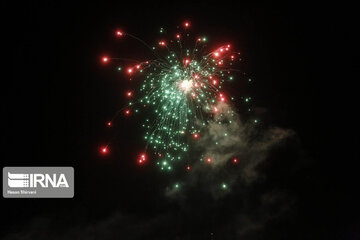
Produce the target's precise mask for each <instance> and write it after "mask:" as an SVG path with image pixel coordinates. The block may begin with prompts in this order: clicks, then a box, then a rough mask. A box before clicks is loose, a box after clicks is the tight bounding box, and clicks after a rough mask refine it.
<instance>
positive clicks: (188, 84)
mask: <svg viewBox="0 0 360 240" xmlns="http://www.w3.org/2000/svg"><path fill="white" fill-rule="evenodd" d="M192 86H193V81H192V80H183V81H181V82H180V84H179V87H180V89H181V90H182V91H183V92H184V93H188V92H189V91H190V90H191V89H192Z"/></svg>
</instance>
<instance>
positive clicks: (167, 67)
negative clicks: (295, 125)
mask: <svg viewBox="0 0 360 240" xmlns="http://www.w3.org/2000/svg"><path fill="white" fill-rule="evenodd" d="M190 26H191V24H190V22H188V21H186V22H184V23H183V25H182V28H179V29H181V31H179V32H176V33H174V34H172V35H171V36H167V37H166V34H164V32H165V30H164V29H163V28H161V29H160V33H161V38H160V39H159V40H158V41H157V44H156V45H157V46H156V47H155V46H154V47H150V46H149V45H148V44H146V43H145V42H144V41H142V40H141V39H139V38H137V37H135V36H133V35H131V34H129V33H125V32H123V31H121V30H117V31H116V32H115V35H116V37H121V38H123V37H131V38H133V39H136V40H138V41H140V42H141V43H142V44H144V45H146V46H147V47H148V48H149V50H150V51H151V52H152V54H153V56H154V58H153V59H150V60H147V61H143V62H137V63H136V64H134V65H131V66H128V67H127V68H125V73H126V75H127V76H128V77H129V78H131V79H132V78H135V77H137V78H140V79H141V80H142V83H141V85H140V86H138V87H137V89H135V90H128V91H127V92H126V94H125V95H126V96H125V97H127V98H128V99H129V103H128V106H127V107H126V108H124V109H123V113H124V115H125V116H128V117H130V116H132V113H141V112H142V113H143V114H144V116H143V119H144V120H143V123H142V124H141V125H142V127H143V131H144V136H143V139H144V140H145V145H146V147H145V148H146V151H147V152H151V154H153V155H154V156H156V161H154V162H155V163H156V164H157V165H158V166H159V167H160V169H161V170H168V171H171V170H172V169H173V168H174V166H175V165H179V164H180V165H181V166H183V169H186V170H187V171H189V170H190V169H191V168H190V166H191V164H192V162H191V161H194V160H191V159H192V158H189V156H188V152H189V151H191V148H192V146H193V145H194V143H195V141H197V140H198V139H199V138H201V135H202V131H203V129H204V128H206V127H207V126H208V124H209V122H210V121H211V122H214V121H218V123H219V124H221V121H222V118H221V117H219V115H222V114H223V112H222V111H221V108H219V104H221V103H226V104H230V103H229V101H231V99H232V98H231V97H229V96H227V94H226V93H225V92H224V91H223V84H224V83H225V82H226V81H227V80H229V79H230V80H232V78H233V77H232V76H231V73H232V72H233V71H234V69H233V64H234V63H235V61H236V60H238V59H239V58H238V55H239V53H237V52H234V51H233V50H232V46H231V45H230V44H225V45H221V46H218V47H217V48H215V49H212V50H209V49H208V48H207V41H208V40H207V38H206V37H195V38H194V37H192V36H191V35H190V34H189V33H188V32H187V31H188V29H189V28H190ZM113 60H123V59H121V58H110V57H107V56H106V57H103V58H102V61H103V62H104V63H109V62H110V61H113ZM121 69H122V67H118V70H121ZM110 125H111V123H110V124H108V126H110ZM145 156H146V155H145V153H143V154H142V155H141V157H140V159H139V160H138V163H140V164H142V163H144V162H145V158H146V157H145ZM206 159H210V161H208V160H207V161H206V162H207V163H208V164H211V162H212V161H211V158H206Z"/></svg>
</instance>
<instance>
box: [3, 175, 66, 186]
mask: <svg viewBox="0 0 360 240" xmlns="http://www.w3.org/2000/svg"><path fill="white" fill-rule="evenodd" d="M8 185H9V187H11V188H28V187H30V188H36V187H43V188H47V187H49V186H51V187H54V188H58V187H66V188H68V187H69V184H68V182H67V180H66V177H65V174H56V173H54V174H51V175H50V174H41V173H35V174H32V173H30V174H24V173H10V172H8Z"/></svg>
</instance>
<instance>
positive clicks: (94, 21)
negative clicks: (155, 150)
mask: <svg viewBox="0 0 360 240" xmlns="http://www.w3.org/2000/svg"><path fill="white" fill-rule="evenodd" d="M3 11H4V12H6V19H5V20H4V21H3V23H4V28H3V30H2V32H3V34H2V38H3V39H5V40H6V43H5V44H3V45H2V46H3V49H4V50H5V52H3V55H2V56H3V59H4V60H5V61H6V62H7V63H6V68H5V69H4V71H3V74H2V77H1V78H2V84H3V85H2V94H1V97H2V101H1V103H2V114H1V115H2V117H1V119H2V121H4V123H3V124H1V127H2V134H1V135H2V138H3V139H4V141H3V142H4V143H3V147H2V148H3V149H2V151H1V155H2V156H1V164H2V166H3V167H5V166H73V167H74V168H75V197H74V198H73V199H4V198H1V204H0V207H1V208H0V216H1V219H2V223H1V227H0V229H1V232H0V238H1V239H38V240H40V239H211V237H213V239H360V217H359V206H358V205H359V200H360V199H359V198H358V197H356V195H357V194H356V192H358V188H359V187H358V184H359V181H358V178H357V175H358V173H357V168H356V167H355V163H356V162H357V161H358V160H359V154H358V153H356V150H357V148H358V144H359V140H358V121H357V117H356V116H355V115H356V114H357V113H356V112H357V111H358V106H353V105H354V104H355V103H356V102H357V101H356V100H357V95H356V94H355V93H354V92H355V91H356V88H351V87H350V85H351V84H353V82H355V81H356V80H357V77H355V76H352V75H351V74H350V72H351V70H353V69H355V66H354V63H353V62H352V60H351V58H352V56H354V53H353V51H352V49H351V47H350V44H351V43H352V41H354V40H350V39H351V38H350V35H349V34H348V33H347V30H348V29H352V26H351V24H352V23H353V17H352V14H351V12H346V11H345V8H343V7H340V6H328V5H327V4H321V3H318V4H314V3H311V4H310V3H309V4H307V3H302V4H300V3H299V4H280V3H279V4H274V3H267V4H264V3H262V4H260V3H259V4H255V3H245V2H244V3H241V2H240V3H235V2H233V3H232V2H226V1H224V2H221V3H210V2H207V1H200V2H198V3H187V2H184V1H180V2H152V1H148V2H147V3H145V4H144V3H140V2H134V3H129V2H128V3H124V2H122V1H114V2H113V3H105V2H102V1H99V2H94V3H90V2H88V3H83V4H80V3H72V2H70V1H69V2H57V3H55V2H53V1H51V2H47V3H44V2H43V3H40V2H35V1H34V2H31V1H26V2H25V1H24V2H23V3H21V4H20V3H19V2H17V3H13V4H5V5H4V7H3ZM185 19H190V20H191V22H192V25H193V27H194V32H203V33H206V34H207V36H209V37H212V38H214V39H216V40H218V41H223V40H231V42H232V44H233V45H234V46H236V48H237V49H238V50H239V51H240V52H241V54H242V59H243V62H242V63H241V67H242V69H243V70H244V71H245V72H246V73H247V74H248V76H249V77H251V78H252V79H253V80H254V83H253V85H252V87H251V88H250V89H247V90H246V91H249V93H251V96H252V97H253V98H254V99H255V105H256V107H258V108H259V109H263V110H264V112H265V113H264V114H262V115H261V118H262V121H263V122H264V125H265V126H266V127H268V128H270V127H278V128H281V129H288V130H291V131H293V132H294V133H295V134H294V135H293V136H292V137H291V138H289V139H287V140H286V141H285V142H284V143H282V144H281V145H280V146H277V147H276V148H274V149H272V150H271V151H269V153H268V155H267V157H266V160H265V161H264V162H263V163H261V164H260V165H259V166H258V168H257V172H258V174H259V176H260V177H259V179H258V180H257V181H255V182H254V183H252V184H249V185H246V186H242V185H236V186H238V187H235V188H234V189H233V190H232V192H231V193H230V194H228V195H227V196H225V197H223V198H220V199H216V198H212V197H210V196H209V194H208V193H207V192H206V191H205V190H203V189H201V188H199V189H190V190H188V191H186V192H184V193H183V195H182V196H181V197H180V198H179V199H173V198H168V197H166V196H165V195H164V188H166V186H167V184H168V182H169V179H172V177H171V176H169V174H164V173H161V172H159V171H158V170H157V169H156V168H155V167H152V166H151V165H148V166H146V167H141V168H139V166H138V165H137V164H135V163H134V156H136V154H137V153H138V152H139V151H141V149H142V145H141V144H139V139H140V138H141V131H140V130H139V129H138V123H137V122H136V121H133V120H132V119H122V120H121V121H120V122H119V124H118V127H117V128H116V131H115V132H114V131H113V132H112V131H109V129H107V128H106V127H105V123H106V121H107V120H109V119H110V118H111V117H112V116H113V114H114V113H115V112H116V111H117V110H118V109H120V108H122V107H123V106H124V105H125V104H126V100H125V99H124V97H123V92H124V91H125V90H126V89H127V88H128V87H129V86H128V85H127V84H128V83H127V82H126V79H125V78H123V77H122V76H121V74H119V73H118V72H116V70H115V69H114V68H111V67H107V66H104V65H103V64H101V62H100V60H101V56H103V55H105V54H110V55H114V54H115V55H118V56H119V55H122V54H124V55H127V56H129V55H130V54H133V55H135V56H140V57H141V56H144V57H145V55H144V54H143V52H142V51H141V50H139V49H136V48H133V47H134V46H133V44H131V43H130V41H126V42H125V43H124V44H129V45H126V47H124V46H122V47H121V46H120V45H119V43H118V42H117V41H114V29H116V28H118V27H121V28H123V29H126V30H127V31H129V32H131V33H134V34H135V35H137V36H141V38H142V39H144V40H146V41H154V40H155V39H156V36H157V35H156V32H157V30H158V29H159V27H166V28H168V29H171V28H175V27H176V26H177V25H179V24H181V22H182V21H183V20H185ZM353 31H355V29H353ZM7 65H9V66H7ZM233 88H234V89H240V88H241V86H240V84H238V85H236V84H235V85H234V86H233ZM349 89H352V90H349ZM239 91H241V90H239ZM109 140H111V141H112V144H113V145H114V146H113V147H112V151H111V154H109V155H108V156H106V157H103V156H101V154H99V146H101V145H102V144H104V143H107V142H108V141H109ZM115 146H116V147H115ZM211 234H212V235H211Z"/></svg>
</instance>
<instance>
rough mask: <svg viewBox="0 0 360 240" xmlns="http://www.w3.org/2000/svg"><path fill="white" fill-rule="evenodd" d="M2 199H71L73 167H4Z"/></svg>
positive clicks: (72, 194)
mask: <svg viewBox="0 0 360 240" xmlns="http://www.w3.org/2000/svg"><path fill="white" fill-rule="evenodd" d="M3 197H4V198H72V197H74V168H73V167H4V168H3Z"/></svg>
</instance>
